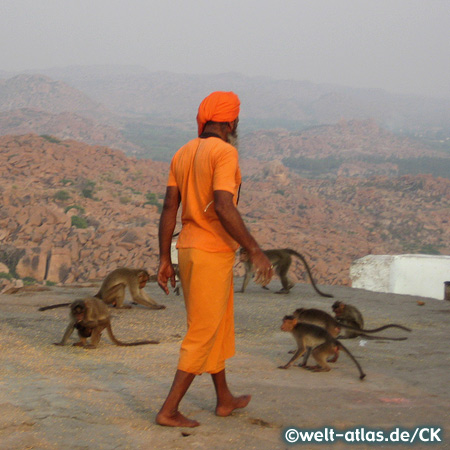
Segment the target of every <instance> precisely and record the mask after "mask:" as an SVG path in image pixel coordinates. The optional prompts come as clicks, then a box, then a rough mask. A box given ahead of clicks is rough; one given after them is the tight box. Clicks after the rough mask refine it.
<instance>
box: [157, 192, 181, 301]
mask: <svg viewBox="0 0 450 450" xmlns="http://www.w3.org/2000/svg"><path fill="white" fill-rule="evenodd" d="M180 201H181V197H180V192H179V191H178V188H177V187H175V186H168V187H167V189H166V196H165V198H164V205H163V210H162V213H161V218H160V221H159V233H158V236H159V269H158V284H159V286H160V288H161V289H162V290H163V291H164V292H165V293H166V294H167V295H168V294H169V288H168V286H167V283H168V281H169V280H170V284H171V285H172V287H175V285H176V282H175V271H174V269H173V265H172V258H171V256H170V246H171V244H172V236H173V232H174V230H175V226H176V223H177V212H178V208H179V206H180Z"/></svg>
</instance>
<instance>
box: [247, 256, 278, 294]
mask: <svg viewBox="0 0 450 450" xmlns="http://www.w3.org/2000/svg"><path fill="white" fill-rule="evenodd" d="M249 257H250V260H251V262H252V264H253V267H254V269H255V280H254V281H255V283H257V284H260V285H262V286H266V285H268V284H269V283H270V280H271V279H272V277H273V266H272V264H271V263H270V261H269V258H267V256H266V255H265V254H264V253H263V251H262V250H261V249H257V250H256V251H254V252H251V253H250V252H249Z"/></svg>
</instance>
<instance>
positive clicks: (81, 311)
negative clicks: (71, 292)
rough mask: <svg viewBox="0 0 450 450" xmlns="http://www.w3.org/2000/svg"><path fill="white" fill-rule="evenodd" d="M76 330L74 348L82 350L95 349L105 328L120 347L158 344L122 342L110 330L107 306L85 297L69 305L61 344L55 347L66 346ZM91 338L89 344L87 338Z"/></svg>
mask: <svg viewBox="0 0 450 450" xmlns="http://www.w3.org/2000/svg"><path fill="white" fill-rule="evenodd" d="M75 328H76V329H77V330H78V335H79V337H80V341H79V342H76V343H75V344H73V345H75V346H78V347H83V348H96V347H97V345H98V343H99V342H100V338H101V334H102V331H103V330H104V329H105V328H106V330H107V331H108V335H109V338H110V339H111V341H112V342H113V343H114V344H116V345H120V346H130V345H145V344H159V341H137V342H128V343H127V342H122V341H119V340H118V339H117V338H116V337H115V336H114V334H113V331H112V328H111V316H110V313H109V308H108V306H107V305H106V304H105V303H104V302H103V301H102V300H100V299H98V298H95V297H86V298H84V299H82V300H75V301H74V302H72V303H71V304H70V320H69V324H68V325H67V328H66V331H65V332H64V336H63V337H62V339H61V342H56V343H55V345H66V344H67V342H68V340H69V338H70V336H71V335H72V333H73V330H74V329H75ZM89 337H90V338H91V342H90V344H88V343H87V338H89Z"/></svg>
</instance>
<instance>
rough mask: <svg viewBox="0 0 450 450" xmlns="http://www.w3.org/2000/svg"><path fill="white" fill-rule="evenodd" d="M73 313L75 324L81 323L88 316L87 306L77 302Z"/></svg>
mask: <svg viewBox="0 0 450 450" xmlns="http://www.w3.org/2000/svg"><path fill="white" fill-rule="evenodd" d="M71 312H72V316H73V318H74V319H75V322H77V323H78V322H81V321H83V319H84V316H85V314H86V305H85V304H84V302H82V301H79V302H75V303H73V304H72V307H71Z"/></svg>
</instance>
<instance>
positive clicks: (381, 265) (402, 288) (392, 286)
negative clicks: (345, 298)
mask: <svg viewBox="0 0 450 450" xmlns="http://www.w3.org/2000/svg"><path fill="white" fill-rule="evenodd" d="M350 279H351V281H352V287H355V288H360V289H367V290H368V291H375V292H388V293H389V292H391V293H393V294H408V295H418V296H420V297H431V298H436V299H439V300H443V298H444V282H445V281H450V256H441V255H367V256H364V258H360V259H357V260H356V261H354V262H353V264H352V265H351V267H350Z"/></svg>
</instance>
